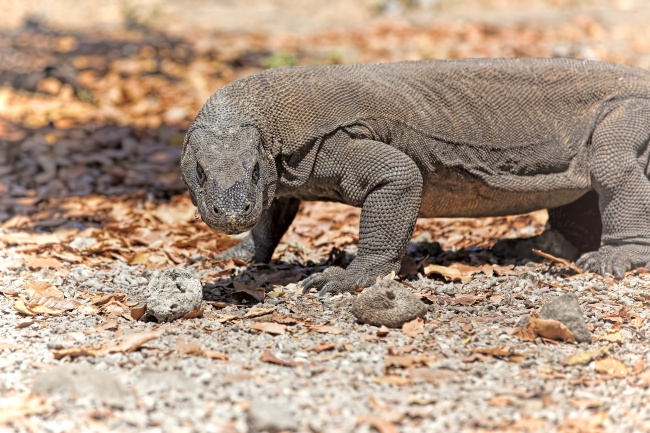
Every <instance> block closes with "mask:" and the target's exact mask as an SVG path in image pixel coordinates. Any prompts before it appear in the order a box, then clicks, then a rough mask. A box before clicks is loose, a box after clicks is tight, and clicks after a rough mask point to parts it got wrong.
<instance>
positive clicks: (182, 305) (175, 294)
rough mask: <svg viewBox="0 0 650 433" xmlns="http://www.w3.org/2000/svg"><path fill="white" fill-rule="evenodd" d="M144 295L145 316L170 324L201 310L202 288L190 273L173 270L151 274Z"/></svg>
mask: <svg viewBox="0 0 650 433" xmlns="http://www.w3.org/2000/svg"><path fill="white" fill-rule="evenodd" d="M144 295H145V299H146V303H147V313H146V314H147V316H153V317H155V318H156V320H158V321H159V322H171V321H172V320H176V319H180V318H181V317H183V316H185V315H186V314H187V313H189V312H191V311H197V310H199V309H200V308H201V301H202V300H203V286H202V285H201V281H199V280H198V279H196V278H194V277H193V276H192V274H191V273H190V272H188V271H186V270H184V269H178V268H175V269H170V270H167V271H164V272H159V271H156V272H153V273H152V275H151V279H150V280H149V284H148V285H147V289H146V292H145V293H144Z"/></svg>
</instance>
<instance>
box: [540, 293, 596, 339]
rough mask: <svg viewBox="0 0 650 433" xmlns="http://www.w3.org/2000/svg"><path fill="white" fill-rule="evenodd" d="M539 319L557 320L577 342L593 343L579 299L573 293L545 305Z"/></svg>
mask: <svg viewBox="0 0 650 433" xmlns="http://www.w3.org/2000/svg"><path fill="white" fill-rule="evenodd" d="M539 317H540V318H542V319H554V320H557V321H558V322H561V323H562V324H564V326H566V327H567V328H569V331H571V333H572V334H573V336H574V337H575V339H576V341H577V342H579V343H591V333H590V332H589V330H588V329H587V325H586V324H585V320H584V318H583V317H582V310H581V309H580V303H579V302H578V297H577V296H576V295H574V294H573V293H568V294H566V295H562V296H560V297H559V298H557V299H556V300H554V301H553V302H550V303H548V304H546V305H544V306H543V307H542V309H541V310H540V312H539Z"/></svg>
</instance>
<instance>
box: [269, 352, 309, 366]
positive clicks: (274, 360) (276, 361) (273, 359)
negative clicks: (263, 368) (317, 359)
mask: <svg viewBox="0 0 650 433" xmlns="http://www.w3.org/2000/svg"><path fill="white" fill-rule="evenodd" d="M260 361H262V362H268V363H270V364H277V365H282V366H284V367H298V366H300V365H302V363H301V362H294V361H285V360H283V359H280V358H278V357H277V356H275V355H274V354H272V353H271V352H270V351H268V350H265V351H264V353H262V356H261V357H260Z"/></svg>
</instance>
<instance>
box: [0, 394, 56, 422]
mask: <svg viewBox="0 0 650 433" xmlns="http://www.w3.org/2000/svg"><path fill="white" fill-rule="evenodd" d="M53 411H54V403H53V401H52V400H50V399H47V398H45V397H43V396H40V395H35V394H21V395H15V396H7V397H4V396H3V404H2V406H1V407H0V427H4V426H7V425H8V424H10V423H11V422H12V420H16V419H21V418H23V417H26V416H29V415H39V414H46V413H49V412H53ZM10 430H11V429H9V430H7V431H10Z"/></svg>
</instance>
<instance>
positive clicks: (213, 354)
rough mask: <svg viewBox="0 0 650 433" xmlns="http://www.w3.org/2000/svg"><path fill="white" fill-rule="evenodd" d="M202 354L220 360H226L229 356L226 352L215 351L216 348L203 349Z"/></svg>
mask: <svg viewBox="0 0 650 433" xmlns="http://www.w3.org/2000/svg"><path fill="white" fill-rule="evenodd" d="M203 355H205V356H207V357H208V358H210V359H218V360H221V361H228V359H230V357H229V356H228V354H226V353H221V352H217V351H216V350H204V351H203Z"/></svg>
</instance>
